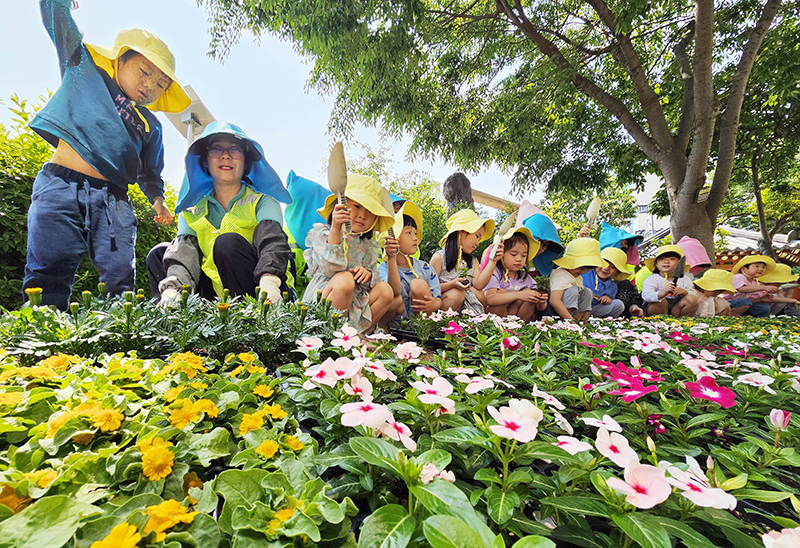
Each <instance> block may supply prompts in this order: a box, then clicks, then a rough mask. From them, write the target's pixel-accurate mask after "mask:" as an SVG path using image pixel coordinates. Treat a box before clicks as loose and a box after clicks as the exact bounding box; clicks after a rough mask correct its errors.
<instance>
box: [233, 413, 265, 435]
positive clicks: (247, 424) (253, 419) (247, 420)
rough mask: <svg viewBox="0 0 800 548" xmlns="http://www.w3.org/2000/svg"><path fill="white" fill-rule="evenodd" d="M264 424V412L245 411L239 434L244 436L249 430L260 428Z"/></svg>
mask: <svg viewBox="0 0 800 548" xmlns="http://www.w3.org/2000/svg"><path fill="white" fill-rule="evenodd" d="M262 426H264V412H263V411H256V412H255V413H245V414H244V416H243V417H242V424H240V425H239V434H241V435H242V436H244V435H245V434H247V433H248V432H252V431H253V430H258V429H259V428H261V427H262Z"/></svg>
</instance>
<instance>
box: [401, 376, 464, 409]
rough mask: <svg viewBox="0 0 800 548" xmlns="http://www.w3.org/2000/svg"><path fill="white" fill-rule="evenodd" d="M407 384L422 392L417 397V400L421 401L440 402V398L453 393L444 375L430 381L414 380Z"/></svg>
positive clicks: (428, 402)
mask: <svg viewBox="0 0 800 548" xmlns="http://www.w3.org/2000/svg"><path fill="white" fill-rule="evenodd" d="M409 384H410V385H411V386H412V387H414V388H416V389H417V390H419V391H420V392H422V395H421V396H420V397H419V401H421V402H422V403H427V404H433V403H440V400H439V399H440V398H446V397H447V396H449V395H450V394H452V393H453V386H452V385H451V384H450V383H449V382H447V380H446V379H444V377H436V378H435V379H433V382H431V383H427V382H425V381H414V382H411V383H409Z"/></svg>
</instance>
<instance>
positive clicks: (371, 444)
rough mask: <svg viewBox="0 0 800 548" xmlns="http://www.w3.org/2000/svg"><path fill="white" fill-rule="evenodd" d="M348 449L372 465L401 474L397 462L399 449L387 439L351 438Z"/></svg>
mask: <svg viewBox="0 0 800 548" xmlns="http://www.w3.org/2000/svg"><path fill="white" fill-rule="evenodd" d="M350 449H352V450H353V452H354V453H355V454H356V455H358V456H359V457H361V458H362V459H364V460H365V461H367V462H368V463H370V464H372V465H373V466H380V467H381V468H385V469H387V470H391V471H392V472H394V473H395V474H397V475H398V476H402V475H403V473H402V470H401V469H400V465H399V464H398V463H397V454H398V453H399V450H398V449H397V447H395V446H394V445H392V444H391V443H389V442H388V441H384V440H379V439H376V438H352V439H351V440H350Z"/></svg>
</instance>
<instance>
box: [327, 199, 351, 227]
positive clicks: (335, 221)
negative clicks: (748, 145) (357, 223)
mask: <svg viewBox="0 0 800 548" xmlns="http://www.w3.org/2000/svg"><path fill="white" fill-rule="evenodd" d="M349 222H350V210H349V209H347V206H345V205H342V204H336V206H335V207H334V208H333V215H332V217H331V227H335V228H337V229H341V228H342V225H343V224H345V223H349Z"/></svg>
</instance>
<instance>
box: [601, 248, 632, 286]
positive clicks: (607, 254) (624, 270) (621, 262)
mask: <svg viewBox="0 0 800 548" xmlns="http://www.w3.org/2000/svg"><path fill="white" fill-rule="evenodd" d="M600 256H601V257H603V258H604V259H605V260H606V261H608V262H609V263H611V264H612V265H613V266H614V268H616V269H617V270H619V272H617V273H616V274H614V275H613V276H611V279H612V280H616V281H622V280H627V279H628V278H630V277H631V276H632V275H633V272H631V271H630V270H629V269H628V254H627V253H625V252H624V251H622V250H621V249H619V248H617V247H607V248H605V249H604V250H603V251H601V252H600Z"/></svg>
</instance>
